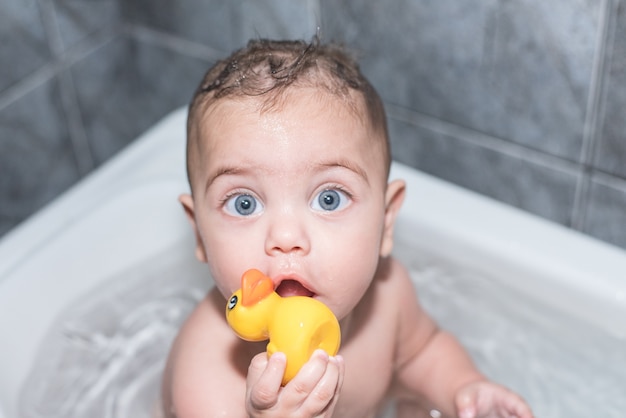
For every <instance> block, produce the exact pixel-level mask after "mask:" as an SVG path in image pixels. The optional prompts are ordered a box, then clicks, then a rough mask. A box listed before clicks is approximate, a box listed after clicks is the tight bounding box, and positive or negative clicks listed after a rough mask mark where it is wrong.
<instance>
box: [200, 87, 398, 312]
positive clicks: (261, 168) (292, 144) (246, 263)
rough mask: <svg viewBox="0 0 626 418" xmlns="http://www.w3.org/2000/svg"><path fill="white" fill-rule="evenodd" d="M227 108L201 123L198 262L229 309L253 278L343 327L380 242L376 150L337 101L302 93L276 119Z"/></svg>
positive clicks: (382, 181) (250, 105) (230, 104)
mask: <svg viewBox="0 0 626 418" xmlns="http://www.w3.org/2000/svg"><path fill="white" fill-rule="evenodd" d="M258 105H259V103H258V101H256V100H254V99H243V100H229V99H226V100H222V101H220V102H218V103H217V104H215V105H214V106H213V107H211V108H210V110H209V111H208V112H207V113H206V114H204V115H203V117H202V118H201V119H200V122H199V123H200V125H199V129H198V134H199V138H200V143H201V146H200V161H201V163H200V167H199V169H198V170H197V171H196V176H195V179H194V199H193V202H194V203H193V206H194V212H195V222H196V228H197V232H198V234H199V237H200V244H199V246H200V248H199V249H198V250H199V251H202V252H204V256H205V258H206V260H207V262H208V264H209V266H210V269H211V273H212V275H213V277H214V279H215V281H216V283H217V286H218V288H219V289H220V291H221V292H222V294H223V295H224V297H226V298H228V297H229V296H230V295H231V293H232V292H234V291H235V290H236V289H238V288H239V287H240V278H241V275H242V273H243V272H244V271H245V270H247V269H250V268H257V269H259V270H261V271H263V272H264V273H265V274H267V275H268V276H270V277H271V278H272V279H273V281H274V283H275V286H276V289H277V292H278V293H279V294H281V295H282V296H289V295H296V294H299V295H306V296H312V297H315V298H317V299H319V300H321V301H322V302H324V303H325V304H326V305H328V306H329V307H330V308H331V309H332V310H333V312H334V313H335V314H336V315H337V316H338V317H339V318H340V319H341V318H343V317H345V316H346V315H347V313H348V312H350V311H351V310H352V309H353V308H354V306H355V305H356V303H357V302H358V301H359V300H360V299H361V297H362V296H363V294H364V292H365V291H366V289H367V287H368V286H369V284H370V282H371V280H372V278H373V276H374V273H375V271H376V268H377V264H378V259H379V255H380V252H381V242H382V239H383V227H384V216H385V189H386V181H387V179H386V168H385V163H384V161H383V153H382V145H381V141H382V138H379V137H375V136H374V135H379V134H377V133H374V132H372V130H371V129H370V128H369V124H366V123H364V122H362V121H361V120H360V119H359V118H358V117H356V116H355V114H354V112H353V111H352V112H351V111H350V110H348V109H347V108H346V107H345V105H344V104H343V103H342V102H341V101H340V100H339V99H337V98H334V97H332V96H330V95H320V93H319V92H317V93H316V92H314V91H313V90H309V89H305V88H301V89H298V90H297V91H295V93H291V95H290V96H289V97H288V99H287V101H286V102H285V103H284V104H283V105H282V106H281V107H280V109H277V110H270V111H267V112H263V113H260V112H259V110H258Z"/></svg>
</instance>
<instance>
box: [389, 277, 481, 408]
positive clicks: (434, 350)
mask: <svg viewBox="0 0 626 418" xmlns="http://www.w3.org/2000/svg"><path fill="white" fill-rule="evenodd" d="M398 266H399V265H398ZM394 270H397V271H396V272H395V273H396V274H400V275H402V276H403V277H402V280H399V281H398V289H397V291H398V297H399V298H400V299H401V303H400V305H399V306H401V307H402V309H400V311H399V318H398V321H399V326H398V341H397V344H398V347H399V348H398V357H397V362H396V367H397V371H396V377H397V380H398V382H399V383H400V384H401V386H402V388H403V389H404V390H408V391H409V393H410V394H411V395H412V396H414V397H415V398H417V400H418V401H420V402H421V403H423V404H424V406H425V407H427V408H433V409H438V410H439V411H440V412H442V413H443V415H444V416H456V411H455V396H456V394H457V392H458V390H459V389H460V388H461V387H463V386H465V385H467V384H469V383H471V382H473V381H480V380H484V377H483V376H482V375H481V374H480V372H479V371H478V370H477V369H476V367H475V366H474V364H473V362H472V360H471V359H470V357H469V355H468V354H467V352H466V351H465V349H463V347H462V346H461V345H460V344H459V342H458V341H457V339H456V338H454V337H453V336H452V335H450V334H449V333H447V332H445V331H443V330H441V329H440V328H438V327H437V325H436V324H435V322H434V321H433V320H432V318H431V317H430V316H429V315H428V314H427V313H426V312H425V311H424V310H423V309H422V307H421V306H420V304H419V301H418V299H417V296H416V292H415V289H414V288H413V285H412V282H411V280H410V277H409V275H408V272H407V271H406V270H405V269H404V268H403V267H401V266H399V267H397V268H394Z"/></svg>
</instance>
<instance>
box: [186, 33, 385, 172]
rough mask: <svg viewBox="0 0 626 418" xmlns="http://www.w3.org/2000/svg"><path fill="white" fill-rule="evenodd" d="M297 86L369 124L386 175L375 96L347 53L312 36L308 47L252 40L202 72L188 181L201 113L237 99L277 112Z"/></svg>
mask: <svg viewBox="0 0 626 418" xmlns="http://www.w3.org/2000/svg"><path fill="white" fill-rule="evenodd" d="M298 87H312V88H316V89H320V91H321V92H326V93H329V94H330V95H332V96H334V97H337V98H339V99H341V100H342V101H343V103H344V104H345V105H346V106H347V107H348V108H349V109H351V110H352V111H353V114H354V115H355V116H356V117H358V118H360V119H361V120H362V121H363V122H364V123H369V124H370V127H371V128H372V130H373V131H374V132H376V133H378V134H380V135H382V138H383V139H382V140H383V141H384V144H383V146H382V147H381V148H382V151H383V153H384V156H383V157H384V159H385V164H386V169H387V171H388V170H389V165H390V151H389V139H388V133H387V123H386V116H385V111H384V107H383V103H382V100H381V99H380V96H379V95H378V93H377V92H376V90H375V89H374V87H373V86H372V85H371V84H370V82H369V81H368V80H367V79H366V78H365V76H364V75H363V74H362V73H361V71H360V68H359V65H358V64H357V62H356V59H355V58H354V57H353V55H352V54H351V53H350V52H348V51H347V50H346V49H345V48H344V47H343V46H341V45H339V44H336V43H328V44H324V43H322V42H320V39H319V37H318V36H317V35H316V36H315V37H313V39H312V40H311V42H306V41H303V40H293V41H292V40H289V41H285V40H269V39H254V40H251V41H250V42H248V44H247V46H246V47H244V48H241V49H239V50H237V51H235V52H234V53H232V54H231V55H230V56H229V57H227V58H225V59H223V60H220V61H218V62H217V63H216V64H215V65H213V66H212V67H211V68H210V69H209V70H208V71H207V72H206V74H205V75H204V77H203V79H202V82H201V83H200V85H199V86H198V88H197V89H196V91H195V93H194V96H193V99H192V101H191V103H190V105H189V115H188V119H187V137H188V138H187V141H188V143H187V173H188V176H189V175H190V174H191V170H190V169H191V167H190V166H193V165H195V162H194V156H193V155H192V151H193V147H191V146H190V145H191V144H193V143H194V141H196V140H197V138H195V137H194V136H195V135H196V133H195V132H194V123H196V119H197V118H198V117H199V116H200V115H201V114H203V113H204V112H205V111H206V109H208V108H209V107H210V106H211V105H213V104H214V103H217V102H219V101H220V100H224V99H241V98H254V99H257V100H258V101H259V105H260V111H262V112H263V111H271V110H273V109H280V107H281V106H282V105H283V104H284V101H285V100H287V98H288V97H287V95H286V94H285V93H286V92H287V91H290V90H291V89H292V88H298ZM363 110H365V114H363ZM190 180H191V178H190Z"/></svg>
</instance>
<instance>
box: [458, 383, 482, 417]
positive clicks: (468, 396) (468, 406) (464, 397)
mask: <svg viewBox="0 0 626 418" xmlns="http://www.w3.org/2000/svg"><path fill="white" fill-rule="evenodd" d="M477 397H478V388H477V386H476V385H467V386H465V387H464V388H463V389H461V390H459V392H458V393H457V395H456V400H455V404H456V410H457V414H458V417H459V418H476V403H477Z"/></svg>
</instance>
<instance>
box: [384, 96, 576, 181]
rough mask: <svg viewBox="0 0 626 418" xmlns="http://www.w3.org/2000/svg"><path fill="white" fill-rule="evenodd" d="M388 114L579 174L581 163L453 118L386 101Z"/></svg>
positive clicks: (533, 161)
mask: <svg viewBox="0 0 626 418" xmlns="http://www.w3.org/2000/svg"><path fill="white" fill-rule="evenodd" d="M385 107H386V109H387V113H388V116H389V117H390V118H391V119H396V120H398V121H400V122H405V123H409V124H412V125H415V126H419V127H422V128H425V129H428V130H431V131H433V132H437V133H440V134H443V135H449V136H453V137H455V138H458V139H459V140H461V141H466V142H469V143H472V144H474V145H476V146H479V147H481V148H486V149H489V150H492V151H495V152H498V153H500V154H504V155H508V156H510V157H514V158H518V159H519V158H522V159H524V160H526V161H528V162H530V163H533V164H536V165H539V166H542V167H545V168H549V169H552V170H558V171H561V172H564V173H566V174H570V175H578V174H579V172H580V166H579V165H578V164H576V163H575V162H572V161H570V160H567V159H564V158H561V157H558V156H554V155H551V154H547V153H544V152H542V151H538V150H535V149H532V148H528V147H525V146H523V145H520V144H517V143H512V142H508V141H505V140H503V139H500V138H497V137H494V136H490V135H488V134H484V133H482V132H479V131H476V130H473V129H471V128H466V127H463V126H459V125H456V124H454V123H451V122H446V121H444V120H441V119H438V118H436V117H433V116H428V115H424V114H422V113H420V112H417V111H415V110H411V109H407V108H403V107H400V106H396V105H391V104H388V103H385Z"/></svg>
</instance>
